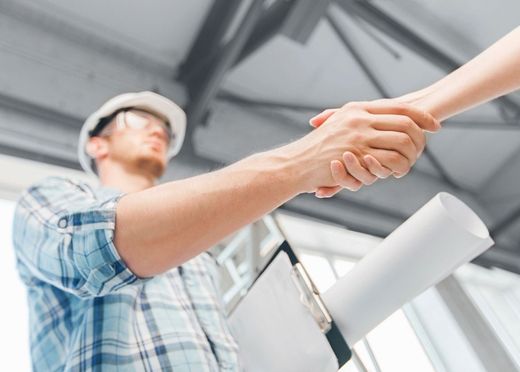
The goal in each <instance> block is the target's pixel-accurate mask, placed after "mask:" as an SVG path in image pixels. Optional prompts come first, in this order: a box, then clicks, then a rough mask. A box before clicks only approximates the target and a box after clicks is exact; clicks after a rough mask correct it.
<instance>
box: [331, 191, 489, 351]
mask: <svg viewBox="0 0 520 372" xmlns="http://www.w3.org/2000/svg"><path fill="white" fill-rule="evenodd" d="M493 244H494V242H493V239H491V237H490V236H489V231H488V229H487V228H486V226H485V225H484V223H483V222H482V220H481V219H480V218H479V217H478V216H477V214H476V213H475V212H473V211H472V210H471V209H470V208H469V207H468V206H467V205H466V204H464V203H463V202H462V201H460V200H459V199H457V198H456V197H454V196H453V195H450V194H448V193H439V194H437V195H436V196H435V197H434V198H433V199H431V200H430V201H429V202H428V203H426V204H425V205H424V206H423V207H422V208H421V209H419V210H418V211H417V212H416V213H415V214H413V215H412V216H411V217H410V218H409V219H408V220H406V221H405V222H404V223H403V224H402V225H401V226H399V227H398V228H397V229H396V230H395V231H394V232H392V234H390V235H389V236H388V237H387V238H386V239H385V240H383V241H382V242H381V244H380V245H379V246H377V247H376V248H374V249H373V250H372V251H370V252H369V253H368V254H367V255H366V256H365V257H363V258H362V259H361V260H360V261H359V262H358V263H357V265H356V266H355V267H354V268H353V269H352V270H351V271H350V272H348V273H347V274H346V275H345V276H343V277H342V278H341V279H339V280H338V281H337V282H336V283H335V284H334V285H333V286H332V287H331V288H330V289H329V290H328V291H327V292H325V293H324V294H323V295H322V298H323V301H324V303H325V305H326V306H327V308H328V310H329V312H330V313H331V315H332V318H333V319H334V321H335V322H336V324H337V325H338V327H339V329H340V331H341V333H342V334H343V337H344V338H345V340H346V341H347V342H348V343H349V345H354V344H355V343H356V342H357V341H359V340H360V339H361V338H362V337H364V336H365V335H366V334H367V333H368V332H370V331H371V330H372V329H373V328H374V327H376V326H377V325H378V324H379V323H381V322H382V321H383V320H385V319H386V318H387V317H388V316H390V315H391V314H392V313H393V312H395V311H396V310H398V309H399V308H400V307H402V306H403V305H404V304H405V303H406V302H408V301H410V300H411V299H413V298H414V297H415V296H417V295H418V294H420V293H421V292H423V291H424V290H426V289H427V288H429V287H430V286H432V285H435V284H436V283H438V282H440V281H441V280H442V279H444V278H445V277H447V276H448V275H449V274H450V273H452V272H453V271H454V270H455V269H457V268H458V267H459V266H461V265H462V264H464V263H467V262H469V261H471V260H472V259H473V258H475V257H477V256H478V255H480V254H481V253H483V252H484V251H485V250H486V249H488V248H489V247H491V246H492V245H493Z"/></svg>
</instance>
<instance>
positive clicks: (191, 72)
mask: <svg viewBox="0 0 520 372" xmlns="http://www.w3.org/2000/svg"><path fill="white" fill-rule="evenodd" d="M241 2H242V1H241V0H214V2H213V5H212V6H211V9H210V10H209V12H208V14H207V16H206V18H205V20H204V23H203V25H202V27H201V29H200V30H199V33H198V34H197V37H196V39H195V41H194V42H193V44H192V47H191V49H190V51H189V52H188V55H187V57H186V59H185V60H184V62H183V63H182V65H181V66H180V67H179V69H178V71H177V79H178V80H179V81H181V82H184V83H186V85H187V87H188V91H189V93H190V95H193V94H194V90H195V87H193V86H192V85H193V80H194V79H195V78H196V77H197V76H198V75H200V74H203V73H204V72H205V70H206V69H207V67H208V66H209V65H211V63H212V61H213V59H214V57H215V55H216V54H217V52H218V49H219V48H220V47H221V43H222V40H223V37H224V35H225V33H226V31H227V29H228V27H229V25H230V23H231V21H232V20H233V17H234V16H235V15H236V13H237V10H238V9H239V7H240V4H241Z"/></svg>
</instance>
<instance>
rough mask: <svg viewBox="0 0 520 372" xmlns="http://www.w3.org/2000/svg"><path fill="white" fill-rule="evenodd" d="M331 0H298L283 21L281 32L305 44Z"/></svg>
mask: <svg viewBox="0 0 520 372" xmlns="http://www.w3.org/2000/svg"><path fill="white" fill-rule="evenodd" d="M332 1H333V0H298V1H296V4H295V5H294V7H293V9H292V11H291V14H290V15H289V17H288V18H287V20H286V21H285V23H284V26H283V29H282V31H281V33H282V34H283V35H285V36H287V37H288V38H290V39H292V40H294V41H296V42H298V43H300V44H305V43H306V42H307V41H308V40H309V38H310V36H311V35H312V33H313V32H314V29H315V28H316V26H317V25H318V23H319V22H320V20H321V19H322V18H323V15H324V14H325V12H326V11H327V9H328V8H329V5H330V4H331V3H332Z"/></svg>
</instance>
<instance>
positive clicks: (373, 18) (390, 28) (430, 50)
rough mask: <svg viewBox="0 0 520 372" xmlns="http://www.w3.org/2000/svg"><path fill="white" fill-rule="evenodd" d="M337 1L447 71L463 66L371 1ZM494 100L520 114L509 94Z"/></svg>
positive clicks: (519, 109)
mask: <svg viewBox="0 0 520 372" xmlns="http://www.w3.org/2000/svg"><path fill="white" fill-rule="evenodd" d="M337 3H338V4H339V5H340V6H341V7H342V8H343V9H344V10H345V12H346V13H347V14H350V15H353V16H356V17H359V18H361V19H363V20H364V21H365V22H367V23H368V24H370V25H371V26H372V27H374V28H376V29H378V30H379V31H381V32H382V33H383V34H385V35H388V36H389V37H391V38H392V39H394V40H396V41H397V42H398V43H400V44H401V45H404V46H405V47H407V48H408V49H410V50H412V51H413V52H415V53H417V54H418V55H420V56H422V57H423V58H424V59H425V60H427V61H429V62H431V63H432V64H434V65H435V66H437V67H439V68H440V69H442V70H444V71H445V72H448V73H449V72H452V71H453V70H456V69H457V68H459V67H460V66H461V63H459V62H458V61H457V60H455V59H454V58H452V57H451V56H449V55H448V54H446V53H445V52H443V51H442V50H440V49H438V48H437V47H435V46H433V45H432V44H430V43H429V42H427V41H426V40H425V39H423V38H422V37H420V36H419V35H417V34H416V33H415V32H413V31H412V30H411V29H410V28H408V27H406V26H405V25H403V24H402V23H400V22H399V21H397V20H396V19H394V18H393V17H391V16H390V15H388V14H386V13H385V12H384V11H382V10H381V9H379V8H378V7H377V6H375V5H374V4H372V3H371V2H369V1H365V0H337ZM493 102H496V103H498V104H499V105H500V106H501V107H503V108H505V109H506V110H508V111H512V112H514V113H515V115H519V114H520V105H519V104H518V103H517V102H516V101H515V100H514V99H512V98H511V97H509V96H503V97H500V98H497V99H495V100H494V101H493Z"/></svg>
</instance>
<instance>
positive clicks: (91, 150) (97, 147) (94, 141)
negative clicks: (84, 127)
mask: <svg viewBox="0 0 520 372" xmlns="http://www.w3.org/2000/svg"><path fill="white" fill-rule="evenodd" d="M87 154H88V155H89V156H90V157H91V158H93V159H102V158H104V157H106V156H107V155H108V141H107V140H106V139H104V138H101V137H92V138H90V139H89V141H88V142H87Z"/></svg>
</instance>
